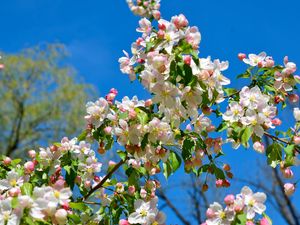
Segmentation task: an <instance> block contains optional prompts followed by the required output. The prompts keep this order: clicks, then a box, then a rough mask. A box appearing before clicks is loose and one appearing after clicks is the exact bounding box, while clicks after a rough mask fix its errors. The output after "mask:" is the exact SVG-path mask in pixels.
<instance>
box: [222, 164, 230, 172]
mask: <svg viewBox="0 0 300 225" xmlns="http://www.w3.org/2000/svg"><path fill="white" fill-rule="evenodd" d="M223 170H225V171H230V170H231V168H230V165H229V164H224V165H223Z"/></svg>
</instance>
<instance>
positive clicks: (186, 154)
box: [181, 138, 195, 160]
mask: <svg viewBox="0 0 300 225" xmlns="http://www.w3.org/2000/svg"><path fill="white" fill-rule="evenodd" d="M194 147H195V142H194V141H193V140H191V139H189V138H186V139H185V140H184V141H183V146H182V153H181V154H182V158H183V160H188V159H190V158H191V157H192V150H193V148H194Z"/></svg>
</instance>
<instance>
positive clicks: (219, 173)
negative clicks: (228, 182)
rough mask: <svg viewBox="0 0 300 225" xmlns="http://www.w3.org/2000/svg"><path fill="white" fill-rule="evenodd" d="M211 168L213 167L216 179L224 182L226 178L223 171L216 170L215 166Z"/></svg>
mask: <svg viewBox="0 0 300 225" xmlns="http://www.w3.org/2000/svg"><path fill="white" fill-rule="evenodd" d="M212 167H213V170H214V174H215V177H216V179H221V180H224V179H225V178H226V177H225V174H224V171H223V170H222V169H220V168H218V167H217V166H216V165H213V166H212Z"/></svg>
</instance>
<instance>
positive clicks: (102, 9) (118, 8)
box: [0, 0, 300, 224]
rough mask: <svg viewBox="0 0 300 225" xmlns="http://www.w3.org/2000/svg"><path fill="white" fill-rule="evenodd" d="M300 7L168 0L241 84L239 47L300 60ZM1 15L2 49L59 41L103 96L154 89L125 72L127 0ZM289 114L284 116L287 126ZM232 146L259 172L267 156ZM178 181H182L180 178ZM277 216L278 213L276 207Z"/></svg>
mask: <svg viewBox="0 0 300 225" xmlns="http://www.w3.org/2000/svg"><path fill="white" fill-rule="evenodd" d="M299 10H300V2H299V1H298V0H285V1H279V0H273V1H270V0H252V1H242V0H231V1H207V0H206V1H204V0H185V1H184V0H162V15H163V17H164V18H166V19H169V18H170V17H171V16H172V15H175V14H179V13H183V14H185V15H186V16H187V18H188V20H189V22H190V24H191V25H196V26H198V27H199V29H200V31H201V34H202V41H201V44H200V55H201V56H203V57H206V56H208V55H211V56H212V57H213V58H220V59H222V60H229V62H230V69H229V70H228V71H227V72H226V73H225V74H226V76H227V77H229V78H231V79H232V82H233V83H232V86H233V87H238V86H240V85H239V84H238V83H237V82H236V80H235V76H236V75H237V74H239V73H240V72H242V71H243V69H245V66H244V65H242V63H240V62H239V61H238V60H237V58H236V55H237V53H239V52H245V53H251V52H253V53H259V52H260V51H262V50H264V51H266V52H267V53H268V54H269V55H272V56H273V57H274V59H275V60H277V61H278V62H280V63H281V62H282V58H283V57H284V56H285V55H289V57H290V59H291V60H292V61H295V62H296V63H297V62H298V63H300V43H299V40H300V38H299V36H300V24H299V21H300V13H299ZM0 19H1V21H2V23H1V35H0V49H1V50H3V51H6V52H17V51H19V50H20V49H22V48H25V47H30V46H32V45H36V44H38V43H43V42H55V41H59V42H61V43H63V44H65V45H66V46H67V48H68V50H69V51H70V53H71V56H70V59H69V63H70V64H72V65H73V66H74V67H75V68H76V69H77V70H78V72H79V73H80V74H81V75H82V76H84V78H85V80H86V81H87V82H90V83H92V84H94V85H95V86H96V87H97V88H98V90H99V93H100V94H101V95H105V94H106V92H107V91H108V90H109V89H110V88H111V87H115V88H117V89H118V90H119V93H120V96H124V95H129V96H132V95H134V94H137V93H138V96H139V97H141V98H142V97H145V96H146V95H147V94H146V92H145V91H144V90H143V88H142V87H141V86H140V85H138V84H137V83H134V84H130V82H129V80H128V78H127V76H125V75H123V74H121V73H120V71H119V65H118V62H117V60H118V58H119V57H120V56H122V50H123V49H125V50H128V49H129V47H130V44H131V42H132V41H134V40H135V38H136V37H137V34H136V33H135V28H136V27H137V22H138V18H137V17H135V16H133V15H132V14H131V12H130V11H129V9H128V8H127V5H126V2H125V0H114V1H112V0H111V1H99V0H86V1H79V0H75V1H74V0H72V1H71V0H64V1H61V0H26V1H24V0H10V1H2V2H1V7H0ZM95 98H96V97H95ZM288 113H290V112H288ZM288 116H289V115H288ZM288 116H285V117H283V118H282V120H283V122H284V123H286V124H287V123H288V121H289V119H288ZM227 150H228V155H229V157H227V158H228V160H229V161H230V162H231V163H232V164H233V166H234V167H235V168H236V169H239V167H238V165H239V164H238V163H239V162H241V161H243V162H244V163H243V165H242V167H240V169H239V170H238V172H237V173H238V174H242V173H244V172H245V171H247V173H248V176H255V173H254V172H253V171H255V165H256V159H257V157H260V158H262V157H263V156H257V154H254V153H252V151H251V150H249V151H245V150H242V149H241V150H238V151H231V149H230V148H228V149H226V151H227ZM249 166H250V167H249ZM249 168H253V171H252V170H249ZM181 175H182V173H180V176H181ZM171 179H173V181H174V180H176V179H178V176H177V177H175V178H171ZM170 182H171V181H170ZM173 193H174V191H173ZM173 193H172V192H171V194H173ZM298 193H299V191H298ZM298 195H299V194H298ZM183 196H184V195H183ZM297 199H299V196H297ZM298 206H299V204H298ZM271 214H272V215H273V216H274V217H275V218H276V219H277V215H276V214H275V213H272V212H271ZM170 215H171V214H170ZM278 221H280V219H278ZM176 222H177V223H178V224H180V222H178V221H177V220H176V219H175V218H174V217H173V216H172V215H171V216H170V217H169V219H168V223H172V224H174V223H176ZM276 224H277V223H276ZM278 224H279V223H278ZM280 224H283V222H280Z"/></svg>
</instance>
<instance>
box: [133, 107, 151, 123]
mask: <svg viewBox="0 0 300 225" xmlns="http://www.w3.org/2000/svg"><path fill="white" fill-rule="evenodd" d="M135 111H136V113H137V118H138V120H139V122H140V123H141V124H142V125H145V124H146V123H147V122H148V114H147V113H146V112H144V111H143V110H141V109H139V108H135Z"/></svg>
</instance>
